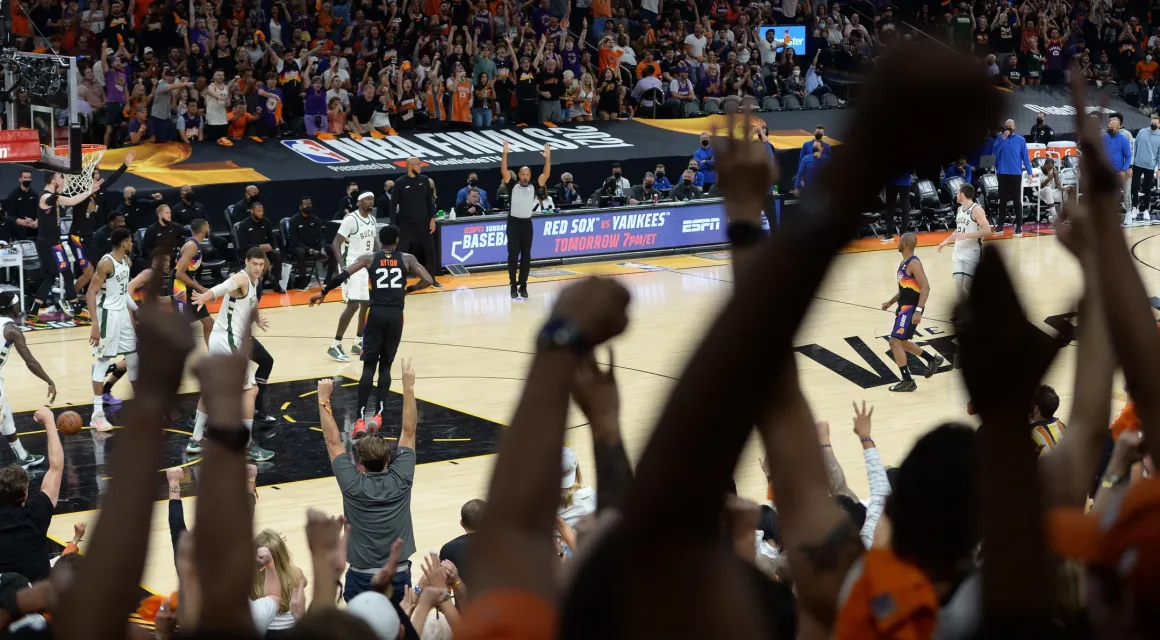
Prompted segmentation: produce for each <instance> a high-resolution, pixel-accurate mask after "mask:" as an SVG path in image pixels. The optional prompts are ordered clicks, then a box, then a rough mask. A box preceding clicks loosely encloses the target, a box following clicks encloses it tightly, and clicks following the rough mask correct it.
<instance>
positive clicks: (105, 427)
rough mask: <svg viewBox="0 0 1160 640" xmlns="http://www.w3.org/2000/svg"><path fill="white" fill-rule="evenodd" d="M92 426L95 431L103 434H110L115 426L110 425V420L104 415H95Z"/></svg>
mask: <svg viewBox="0 0 1160 640" xmlns="http://www.w3.org/2000/svg"><path fill="white" fill-rule="evenodd" d="M90 426H91V427H92V428H93V429H96V430H97V431H100V432H101V433H108V432H109V431H112V430H113V425H112V424H110V423H109V420H108V418H106V417H105V414H103V413H94V414H93V420H92V424H91V425H90Z"/></svg>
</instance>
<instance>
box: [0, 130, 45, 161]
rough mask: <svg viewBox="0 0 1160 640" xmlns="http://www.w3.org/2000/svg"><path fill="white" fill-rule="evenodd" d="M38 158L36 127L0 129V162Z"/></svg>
mask: <svg viewBox="0 0 1160 640" xmlns="http://www.w3.org/2000/svg"><path fill="white" fill-rule="evenodd" d="M39 160H40V132H39V131H37V130H36V129H0V162H37V161H39Z"/></svg>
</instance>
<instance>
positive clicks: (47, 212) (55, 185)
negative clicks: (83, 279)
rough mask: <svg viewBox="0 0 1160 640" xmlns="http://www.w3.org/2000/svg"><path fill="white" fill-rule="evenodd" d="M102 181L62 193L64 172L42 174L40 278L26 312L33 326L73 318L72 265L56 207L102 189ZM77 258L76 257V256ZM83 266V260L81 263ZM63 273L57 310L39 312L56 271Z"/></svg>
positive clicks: (38, 240) (38, 221)
mask: <svg viewBox="0 0 1160 640" xmlns="http://www.w3.org/2000/svg"><path fill="white" fill-rule="evenodd" d="M101 184H102V181H101V180H96V181H94V182H93V186H92V187H90V188H89V189H88V190H87V191H83V192H81V193H78V194H77V195H75V196H66V195H64V175H63V174H60V173H57V172H55V171H48V172H46V173H45V174H44V193H41V194H40V201H39V207H38V210H37V215H36V255H37V258H39V260H40V272H41V281H40V288H39V289H37V290H36V294H35V297H34V298H33V304H32V307H31V308H30V309H29V311H28V315H29V317H31V318H33V320H32V325H33V326H46V323H47V322H49V321H54V320H67V319H69V318H71V317H72V313H71V312H70V309H68V305H69V304H72V305H76V304H77V303H78V300H77V293H76V289H75V288H74V287H73V275H72V265H71V264H70V263H69V259H68V257H67V256H66V255H65V252H64V246H63V243H62V242H61V240H60V215H59V213H58V209H59V207H71V206H75V205H76V204H78V203H80V202H84V201H85V200H86V199H87V198H88V197H89V196H91V195H92V194H93V193H94V192H95V191H97V190H98V189H100V188H101ZM78 261H79V256H78ZM81 266H82V268H83V266H84V263H82V265H81ZM57 273H61V274H63V275H64V291H63V292H62V299H61V300H58V301H57V307H58V309H59V313H57V314H53V315H49V314H41V313H38V312H40V311H42V307H44V305H45V303H46V301H47V300H48V297H49V295H50V294H51V293H52V286H53V285H54V284H56V274H57Z"/></svg>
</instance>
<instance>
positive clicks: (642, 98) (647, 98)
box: [632, 65, 665, 115]
mask: <svg viewBox="0 0 1160 640" xmlns="http://www.w3.org/2000/svg"><path fill="white" fill-rule="evenodd" d="M654 71H655V68H654V67H653V66H651V65H647V66H645V69H644V75H642V76H641V78H640V80H639V81H637V83H636V87H634V88H633V90H632V99H633V101H634V102H636V103H637V104H639V105H640V106H641V107H643V108H645V109H649V110H650V111H649V114H650V115H651V114H652V113H653V112H652V109H653V108H654V107H655V106H659V105H660V103H661V101H662V100H664V94H665V92H664V88H663V87H662V85H661V80H660V78H658V77H657V76H656V75H655V73H654Z"/></svg>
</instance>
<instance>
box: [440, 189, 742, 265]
mask: <svg viewBox="0 0 1160 640" xmlns="http://www.w3.org/2000/svg"><path fill="white" fill-rule="evenodd" d="M725 227H726V220H725V209H724V207H723V206H722V204H721V201H720V200H714V201H712V202H701V203H695V204H676V203H673V204H670V205H668V206H652V207H631V208H628V207H622V208H616V209H604V210H600V211H593V210H586V211H579V212H575V213H561V214H558V215H545V216H535V217H533V218H532V229H533V232H534V235H533V240H532V260H548V259H553V258H567V257H571V256H592V255H602V254H610V253H628V252H633V251H652V250H656V249H682V248H685V247H696V246H702V245H712V244H723V243H725V242H726V241H727V240H726V236H725ZM439 237H440V245H441V249H442V251H441V252H440V254H441V256H442V263H443V264H442V265H441V266H444V267H447V266H450V265H463V266H466V267H472V266H480V265H489V264H503V263H506V262H507V220H506V218H501V217H495V218H479V219H474V220H473V219H467V220H464V219H460V220H455V221H447V222H444V223H442V224H441V225H440V228H439Z"/></svg>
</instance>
